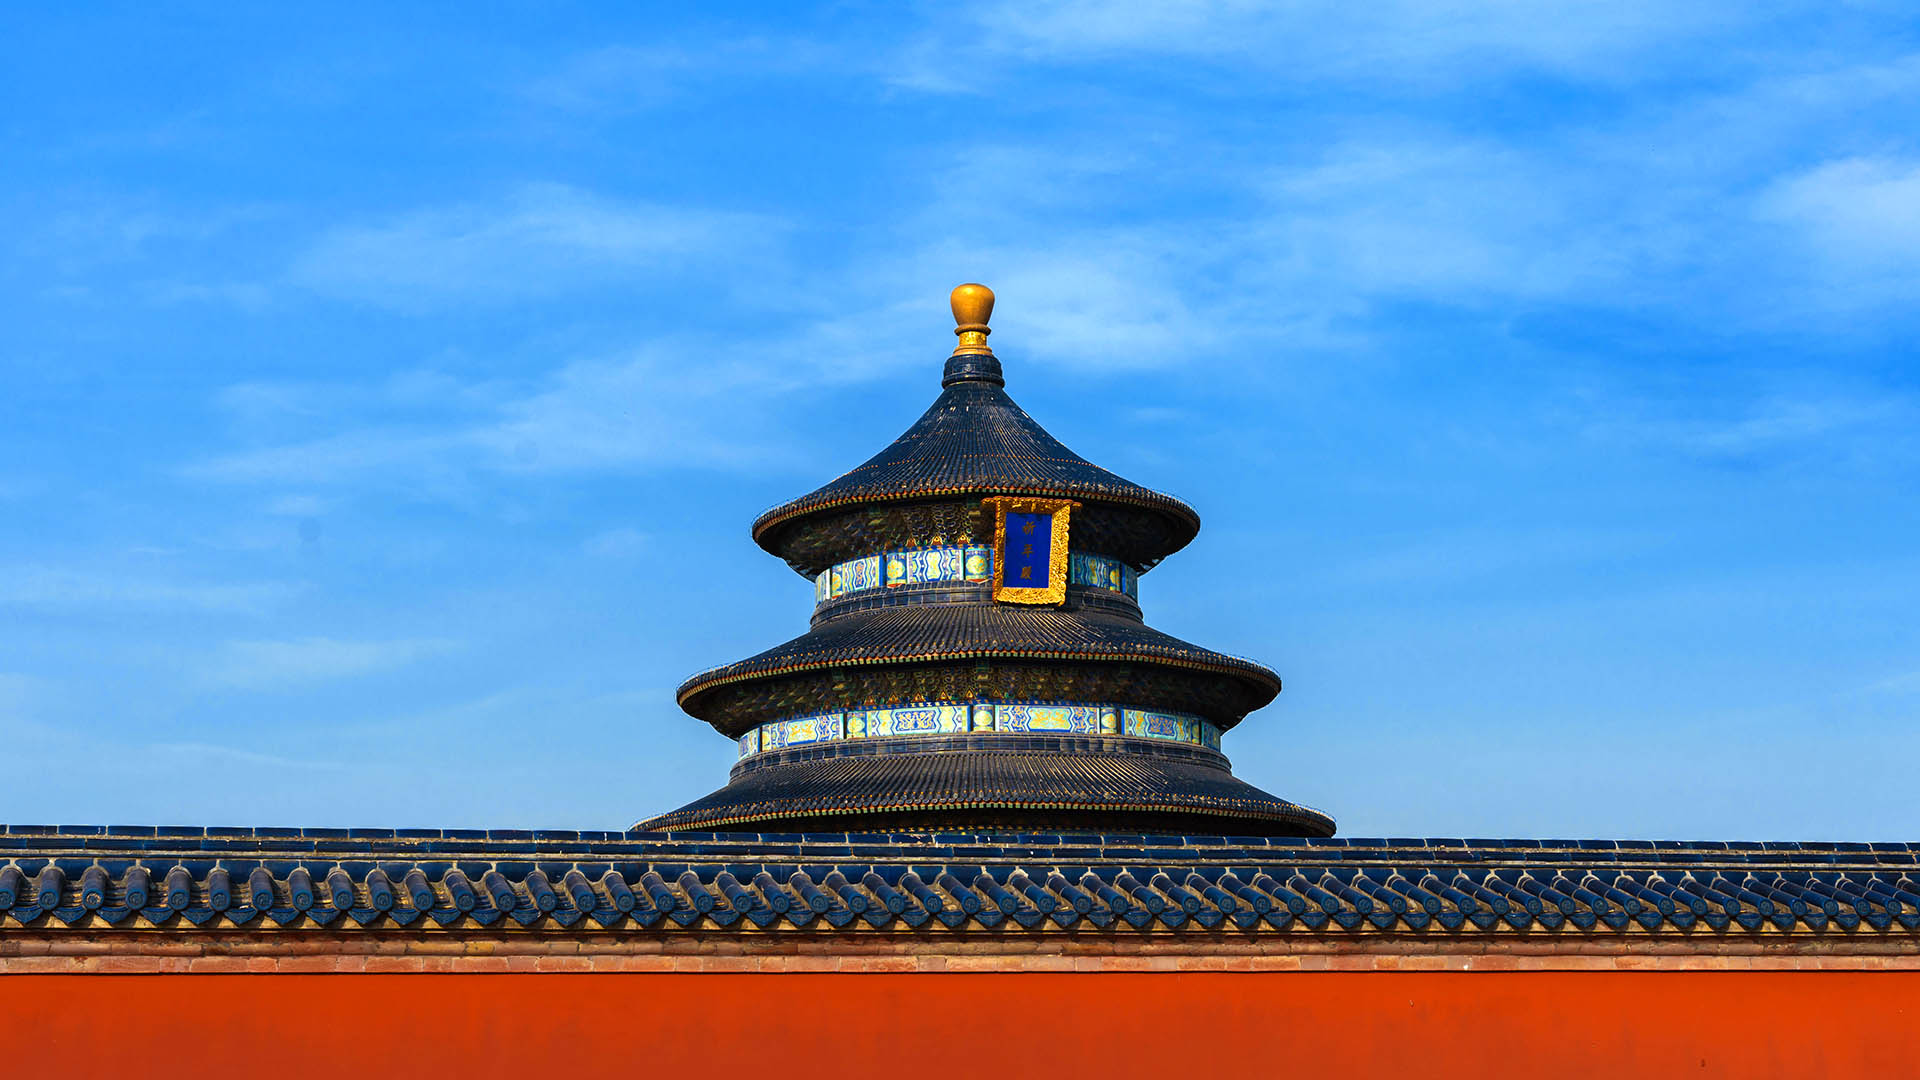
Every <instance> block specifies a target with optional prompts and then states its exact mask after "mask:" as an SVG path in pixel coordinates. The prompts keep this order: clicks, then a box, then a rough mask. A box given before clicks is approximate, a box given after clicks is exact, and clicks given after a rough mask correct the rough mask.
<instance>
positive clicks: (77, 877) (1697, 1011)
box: [0, 285, 1920, 1080]
mask: <svg viewBox="0 0 1920 1080" xmlns="http://www.w3.org/2000/svg"><path fill="white" fill-rule="evenodd" d="M992 306H993V294H992V293H990V292H988V291H987V290H986V289H985V288H984V287H982V286H979V285H963V286H961V287H960V288H958V289H956V290H954V293H953V312H954V316H955V318H956V320H957V321H958V323H959V328H958V334H959V346H958V348H956V349H955V350H954V352H953V354H952V356H951V358H949V359H948V360H947V362H946V369H945V372H944V374H943V376H942V378H941V390H940V396H939V397H938V398H937V399H936V400H935V401H934V403H933V405H932V407H931V408H929V409H928V410H927V412H926V414H925V415H924V416H922V417H921V418H920V419H919V420H918V421H917V422H915V423H914V424H913V425H912V426H911V427H910V428H908V429H907V431H906V433H905V434H903V435H901V436H900V437H899V438H898V439H896V440H895V441H894V442H893V443H892V445H890V446H888V447H886V448H885V449H884V450H882V451H881V452H880V453H878V454H876V455H875V456H874V457H873V458H872V459H870V460H869V461H867V462H866V463H865V464H863V465H861V466H859V467H858V468H855V469H853V470H852V471H851V472H848V473H847V474H846V475H845V476H842V477H840V478H839V479H837V480H835V481H833V482H832V483H830V484H827V485H826V486H825V487H822V488H820V489H819V490H817V491H814V492H812V493H811V494H808V495H804V496H802V497H800V498H798V499H795V500H793V501H792V502H789V503H786V504H784V505H781V506H778V507H776V508H774V509H772V510H769V511H767V512H766V513H765V514H762V515H761V516H760V518H759V520H757V521H756V522H754V526H753V536H754V539H755V540H756V541H757V542H758V543H759V545H760V546H761V547H762V548H764V549H765V550H766V551H767V552H768V553H770V554H772V555H776V556H778V557H779V558H781V559H783V560H785V561H786V563H787V564H788V565H789V566H791V567H792V568H793V569H794V570H795V571H796V572H798V573H799V574H801V575H802V576H803V577H806V578H808V579H810V580H811V581H812V582H813V583H814V608H813V618H812V624H811V626H809V627H808V629H807V632H806V633H804V634H801V635H800V636H799V637H796V638H794V639H793V640H791V641H788V642H787V643H785V644H783V645H778V646H776V647H774V648H772V649H768V650H767V651H765V652H763V653H760V654H759V655H757V656H752V657H749V658H747V659H745V660H740V661H737V662H735V663H732V664H728V665H726V666H724V667H719V668H715V669H713V670H711V671H707V672H703V673H701V674H699V675H696V676H694V677H693V678H691V679H688V680H687V681H686V683H685V684H683V685H682V686H681V687H680V689H679V692H678V698H679V704H680V706H681V708H683V709H684V710H685V711H686V712H688V713H690V714H691V715H692V716H694V717H695V718H697V719H699V720H703V721H705V722H706V723H708V724H710V725H712V726H713V727H714V728H715V729H716V730H717V731H719V732H720V733H721V734H723V735H725V736H726V737H727V738H729V739H732V740H735V741H736V743H737V744H738V747H739V752H738V758H737V761H736V762H735V764H734V766H733V771H732V776H731V777H730V778H729V782H728V783H727V784H726V786H724V787H722V788H720V790H718V791H715V792H714V793H713V794H711V795H708V796H707V797H705V798H703V799H699V800H697V801H695V802H693V803H690V804H688V805H686V806H683V807H680V808H679V809H677V810H673V811H670V812H668V813H664V814H660V815H658V816H657V817H653V818H650V819H648V820H646V821H642V822H640V823H639V824H638V825H636V826H634V827H633V828H631V829H628V830H624V831H600V830H586V831H574V830H557V829H555V830H548V829H531V828H527V827H526V826H527V824H528V823H526V822H500V823H498V824H500V825H501V826H503V827H501V828H493V829H466V828H402V829H395V828H333V827H292V828H288V827H274V826H270V825H261V824H242V825H229V826H221V825H154V824H128V825H97V824H96V825H36V824H18V823H15V824H7V825H0V1031H3V1032H7V1033H10V1034H14V1035H15V1036H16V1038H15V1039H14V1043H15V1045H16V1047H17V1048H18V1049H19V1051H20V1052H19V1053H17V1054H16V1055H15V1056H16V1058H17V1059H18V1060H19V1061H20V1062H21V1063H22V1065H23V1067H25V1066H32V1067H37V1068H41V1069H51V1068H57V1069H59V1070H61V1071H63V1072H66V1073H71V1074H73V1075H78V1076H95V1075H105V1074H107V1073H108V1072H110V1071H111V1072H120V1071H128V1070H137V1071H139V1072H141V1073H142V1074H143V1075H147V1076H162V1077H171V1076H186V1075H199V1074H201V1073H204V1072H207V1071H208V1070H219V1069H221V1068H227V1069H229V1070H231V1069H233V1068H240V1067H245V1066H251V1065H254V1064H255V1063H270V1064H271V1065H278V1064H279V1063H282V1062H291V1063H298V1064H302V1065H306V1064H311V1065H313V1066H315V1067H320V1068H327V1067H332V1068H347V1069H353V1068H357V1067H358V1066H354V1065H353V1064H352V1063H353V1062H356V1061H357V1062H363V1063H377V1065H375V1066H373V1067H379V1068H385V1069H388V1070H399V1071H403V1072H408V1073H411V1072H417V1071H422V1070H425V1071H427V1072H428V1073H429V1074H431V1075H439V1074H443V1073H444V1074H448V1075H456V1076H475V1077H479V1076H505V1075H516V1076H517V1075H522V1074H527V1075H546V1074H548V1073H553V1074H558V1075H572V1074H574V1073H580V1074H582V1075H594V1074H598V1073H602V1072H605V1071H606V1070H607V1069H609V1068H626V1069H638V1070H642V1071H644V1072H645V1073H647V1074H648V1075H654V1074H658V1075H663V1076H682V1075H687V1076H693V1075H701V1076H704V1075H715V1074H717V1075H725V1076H732V1075H736V1074H738V1075H755V1076H757V1075H760V1074H762V1073H766V1072H768V1071H769V1070H773V1071H777V1072H780V1073H783V1074H784V1073H793V1074H795V1075H799V1076H812V1075H816V1074H822V1073H826V1072H829V1071H831V1072H833V1073H835V1074H840V1073H848V1072H873V1071H878V1070H882V1069H885V1070H891V1071H899V1070H901V1069H903V1068H909V1069H910V1068H913V1067H916V1066H925V1065H926V1064H928V1063H931V1064H932V1065H933V1066H935V1067H941V1066H947V1067H949V1068H950V1067H951V1066H949V1063H952V1062H961V1063H964V1064H962V1065H961V1066H960V1067H962V1068H969V1067H975V1063H976V1060H977V1061H978V1062H979V1063H981V1064H983V1065H984V1067H986V1068H988V1069H999V1070H1002V1071H1004V1070H1006V1069H1008V1068H1015V1069H1027V1070H1032V1069H1035V1068H1039V1069H1042V1070H1045V1069H1051V1070H1052V1071H1060V1070H1061V1069H1063V1068H1064V1069H1068V1070H1077V1071H1080V1072H1085V1073H1088V1074H1098V1075H1115V1076H1160V1075H1183V1074H1186V1073H1191V1072H1194V1071H1196V1070H1206V1071H1211V1072H1221V1073H1225V1074H1229V1075H1234V1076H1238V1075H1242V1074H1245V1075H1265V1074H1266V1073H1271V1072H1274V1071H1276V1070H1280V1069H1285V1070H1290V1071H1293V1072H1299V1073H1302V1074H1306V1075H1312V1076H1319V1075H1329V1076H1341V1077H1375V1076H1384V1077H1403V1076H1404V1077H1420V1078H1426V1077H1434V1078H1439V1080H1451V1078H1455V1077H1460V1078H1465V1077H1474V1078H1481V1077H1504V1076H1507V1075H1518V1074H1521V1073H1525V1074H1528V1075H1531V1074H1533V1073H1545V1074H1547V1075H1550V1076H1552V1077H1555V1078H1558V1077H1570V1078H1571V1077H1609V1078H1611V1077H1620V1076H1657V1077H1665V1076H1681V1075H1684V1076H1689V1077H1716V1078H1719V1077H1724V1078H1727V1080H1751V1078H1754V1077H1773V1076H1781V1077H1800V1076H1863V1077H1899V1076H1908V1075H1912V1074H1913V1073H1914V1071H1915V1068H1914V1062H1915V1061H1916V1060H1920V1034H1916V1033H1920V1026H1916V1025H1915V1024H1914V1022H1913V1021H1914V1018H1915V1017H1920V843H1906V842H1821V843H1815V842H1803V841H1797V840H1789V841H1774V842H1769V841H1756V840H1685V841H1676V840H1645V839H1640V840H1634V839H1626V840H1622V839H1579V838H1560V839H1514V838H1505V839H1503V838H1488V837H1481V838H1474V837H1423V836H1421V835H1420V834H1419V833H1418V832H1416V831H1413V830H1411V829H1409V830H1407V831H1405V832H1404V833H1403V834H1402V835H1399V836H1391V837H1365V836H1346V835H1341V836H1336V835H1334V825H1333V821H1332V819H1330V818H1329V817H1327V816H1326V815H1325V814H1322V813H1320V812H1318V811H1315V810H1310V809H1307V808H1306V807H1303V806H1299V805H1297V804H1295V803H1292V802H1288V801H1287V800H1285V799H1283V798H1280V797H1278V796H1275V795H1272V794H1269V793H1267V792H1266V791H1263V790H1261V789H1260V788H1258V787H1254V786H1253V785H1251V784H1248V783H1247V782H1246V781H1244V780H1242V779H1240V778H1238V777H1236V776H1234V774H1233V771H1232V769H1231V768H1230V767H1229V765H1228V762H1227V758H1226V756H1225V755H1224V753H1223V752H1222V746H1223V742H1224V741H1225V739H1226V738H1227V733H1228V732H1230V731H1232V730H1233V729H1234V728H1235V727H1236V726H1238V725H1239V724H1240V723H1241V722H1242V721H1243V720H1245V719H1246V718H1247V717H1248V716H1249V715H1250V714H1251V713H1253V712H1254V711H1256V710H1258V709H1260V708H1262V707H1263V706H1265V705H1267V704H1269V703H1270V702H1272V701H1273V700H1274V698H1275V697H1276V695H1278V694H1279V692H1280V680H1279V678H1278V677H1277V676H1275V675H1274V673H1273V672H1272V671H1269V670H1268V669H1267V668H1265V667H1263V666H1261V665H1260V664H1257V663H1254V662H1253V661H1250V660H1242V659H1238V658H1236V657H1233V656H1228V655H1226V654H1223V653H1217V652H1213V651H1210V650H1208V649H1205V648H1202V647H1201V646H1199V645H1193V644H1189V643H1187V642H1185V641H1181V640H1179V639H1177V638H1174V637H1171V636H1169V635H1167V634H1163V633H1161V632H1159V631H1157V630H1155V629H1153V628H1152V627H1150V626H1148V625H1147V622H1146V620H1145V618H1144V617H1143V615H1142V608H1141V605H1140V579H1141V578H1142V577H1144V576H1145V575H1146V574H1147V573H1148V572H1150V571H1151V570H1152V569H1153V568H1154V567H1155V566H1156V565H1158V564H1159V562H1160V560H1161V559H1164V558H1166V557H1167V556H1169V555H1172V554H1173V553H1175V552H1177V551H1179V550H1180V549H1181V548H1183V547H1185V546H1186V545H1187V544H1188V543H1190V542H1192V541H1193V539H1194V538H1195V536H1196V535H1197V534H1198V532H1199V528H1200V521H1199V518H1198V517H1197V516H1196V515H1195V514H1194V512H1193V510H1192V509H1191V508H1189V507H1188V506H1187V505H1186V504H1185V503H1183V502H1181V501H1179V500H1178V499H1175V498H1173V497H1171V496H1168V495H1163V494H1160V493H1159V492H1156V491H1151V490H1149V489H1147V488H1143V487H1140V486H1139V485H1137V484H1133V483H1130V482H1128V481H1126V480H1123V479H1121V478H1120V477H1118V476H1115V475H1114V474H1113V473H1110V472H1108V471H1106V470H1105V469H1101V468H1099V467H1098V466H1095V465H1093V464H1091V463H1090V462H1088V461H1086V460H1084V459H1083V458H1081V457H1079V456H1078V455H1076V454H1074V453H1073V452H1072V451H1071V450H1068V449H1067V448H1066V447H1064V446H1062V445H1060V443H1059V442H1058V441H1057V440H1055V439H1054V438H1053V437H1052V436H1050V435H1048V434H1047V433H1046V431H1045V430H1043V429H1042V428H1041V427H1040V425H1039V424H1037V423H1035V422H1034V420H1033V419H1032V418H1031V417H1029V416H1028V415H1027V414H1026V413H1025V412H1023V411H1022V410H1021V409H1020V407H1019V406H1017V405H1015V404H1014V403H1013V399H1012V398H1010V397H1008V396H1007V392H1006V388H1005V378H1004V376H1003V373H1002V369H1001V365H1000V361H999V360H997V359H996V358H995V357H994V355H993V352H992V350H991V349H989V348H988V347H987V334H988V328H987V322H988V316H989V315H990V314H991V312H992ZM928 366H929V369H930V368H931V366H932V365H931V364H929V365H928ZM931 375H932V372H931V370H929V372H928V376H929V382H930V381H931ZM795 591H796V592H798V591H799V590H798V589H796V590H795ZM662 706H663V707H664V706H665V702H664V701H663V702H662ZM672 722H675V723H679V722H681V721H680V720H678V719H677V718H676V719H674V720H673V721H672ZM501 737H503V738H504V737H513V736H511V735H510V734H509V733H507V732H502V733H501ZM522 737H523V736H522ZM1463 752H1465V753H1471V752H1472V751H1471V748H1470V747H1468V748H1467V749H1465V750H1463ZM1649 752H1657V750H1650V751H1649ZM234 771H235V770H234V769H232V768H226V769H221V770H217V771H216V770H214V769H211V768H208V769H203V770H198V771H183V770H179V769H171V770H169V769H157V770H156V772H155V774H154V776H153V778H152V779H153V783H154V784H155V785H168V784H175V785H194V784H216V783H232V782H234V781H235V776H234V775H233V773H234ZM74 782H75V783H81V784H85V783H94V782H97V778H93V777H88V776H76V777H75V778H74ZM554 782H558V783H581V782H584V781H583V780H582V779H581V778H579V777H568V776H561V777H557V778H555V779H554ZM639 797H640V798H642V799H645V798H648V795H647V793H644V792H643V793H641V794H640V796H639ZM654 797H658V795H657V793H656V794H655V796H654ZM665 801H667V800H666V799H664V798H661V799H660V802H661V803H664V802H665ZM655 805H658V804H655ZM337 824H338V823H337ZM344 824H355V823H344ZM1410 824H1412V825H1414V826H1415V827H1416V828H1417V826H1418V823H1417V822H1415V823H1410ZM1889 827H1890V828H1900V827H1903V826H1902V824H1901V823H1894V824H1892V825H1890V826H1889ZM982 1032H984V1034H981V1033H982ZM975 1044H978V1046H979V1048H980V1050H982V1051H984V1053H980V1054H971V1053H970V1051H972V1050H973V1049H974V1046H975ZM96 1069H97V1070H98V1071H95V1070H96Z"/></svg>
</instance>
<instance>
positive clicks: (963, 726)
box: [740, 701, 1220, 757]
mask: <svg viewBox="0 0 1920 1080" xmlns="http://www.w3.org/2000/svg"><path fill="white" fill-rule="evenodd" d="M968 732H991V733H1002V732H1004V733H1008V734H1039V735H1056V734H1057V735H1125V736H1131V737H1133V738H1137V739H1159V740H1161V741H1163V742H1181V743H1190V744H1192V745H1194V746H1205V747H1208V748H1209V749H1213V750H1218V749H1220V729H1219V728H1218V727H1216V726H1215V725H1213V724H1211V723H1208V722H1207V721H1205V720H1202V719H1200V718H1199V717H1197V716H1191V715H1188V714H1187V713H1168V712H1152V711H1149V710H1146V709H1127V708H1122V707H1120V706H1118V705H1071V704H1064V703H1061V702H1026V701H1014V702H989V701H976V702H937V703H934V704H928V705H899V706H894V707H892V708H885V709H847V710H844V711H841V712H828V713H814V714H811V715H808V716H795V717H790V718H788V719H786V720H776V721H774V722H772V723H769V724H761V725H760V726H759V727H757V728H755V729H753V730H752V731H749V732H747V733H746V734H745V735H742V736H741V737H740V756H741V757H746V756H747V755H749V754H757V753H761V752H763V751H767V750H783V749H786V748H787V747H791V746H809V745H812V744H814V743H823V742H834V741H837V740H841V739H889V738H899V737H903V736H916V735H961V734H966V733H968Z"/></svg>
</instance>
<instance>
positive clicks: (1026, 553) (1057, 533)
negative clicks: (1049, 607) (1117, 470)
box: [981, 495, 1073, 604]
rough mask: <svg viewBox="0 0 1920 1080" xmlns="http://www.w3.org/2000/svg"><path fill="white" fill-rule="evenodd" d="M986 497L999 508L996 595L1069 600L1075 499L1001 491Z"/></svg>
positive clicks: (1008, 599) (1014, 599)
mask: <svg viewBox="0 0 1920 1080" xmlns="http://www.w3.org/2000/svg"><path fill="white" fill-rule="evenodd" d="M981 502H982V503H983V504H985V505H986V506H988V507H990V508H992V510H993V513H994V522H993V598H994V599H995V600H999V601H1002V602H1004V603H1012V604H1061V603H1065V602H1066V599H1067V528H1068V524H1069V519H1070V516H1071V515H1072V513H1073V500H1072V499H1027V498H1016V497H1012V496H1006V495H996V496H993V497H991V498H987V499H982V500H981Z"/></svg>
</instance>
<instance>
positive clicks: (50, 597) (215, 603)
mask: <svg viewBox="0 0 1920 1080" xmlns="http://www.w3.org/2000/svg"><path fill="white" fill-rule="evenodd" d="M302 591H304V586H302V585H299V584H296V583H289V582H273V581H263V582H239V583H221V582H191V583H188V582H173V581H163V580H159V579H157V578H149V577H137V576H131V575H125V574H114V573H99V572H94V571H89V570H83V569H75V568H69V567H59V566H49V565H32V564H28V565H15V566H9V567H4V568H0V607H11V608H21V609H27V610H33V611H42V612H89V613H91V612H107V613H125V612H148V613H151V612H159V613H178V612H211V613H223V614H235V615H259V614H264V613H266V612H268V611H271V610H272V609H274V608H277V607H279V606H280V605H282V604H284V603H286V602H288V601H289V600H292V599H293V598H295V597H297V596H298V595H300V593H301V592H302Z"/></svg>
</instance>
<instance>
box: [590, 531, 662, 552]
mask: <svg viewBox="0 0 1920 1080" xmlns="http://www.w3.org/2000/svg"><path fill="white" fill-rule="evenodd" d="M651 542H652V540H651V538H650V537H648V535H647V534H646V533H644V532H642V531H640V530H639V529H634V528H618V529H607V530H604V531H602V532H597V533H595V534H593V535H592V536H590V537H588V538H587V540H586V543H584V544H582V545H580V546H581V548H582V549H583V550H585V551H586V553H587V554H589V555H595V556H598V557H600V558H603V559H627V558H632V557H633V556H635V555H638V554H640V553H641V552H643V551H645V550H646V549H647V546H648V545H649V544H650V543H651Z"/></svg>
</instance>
